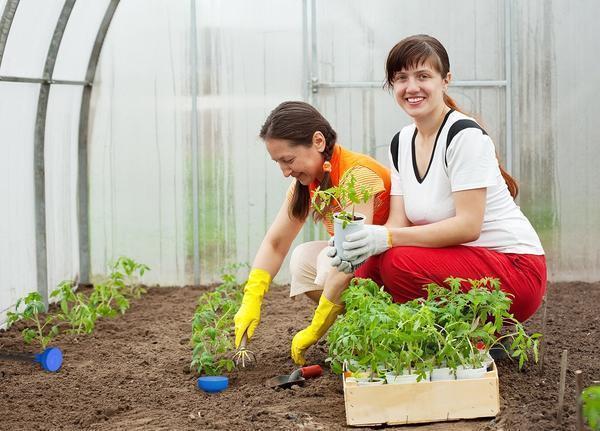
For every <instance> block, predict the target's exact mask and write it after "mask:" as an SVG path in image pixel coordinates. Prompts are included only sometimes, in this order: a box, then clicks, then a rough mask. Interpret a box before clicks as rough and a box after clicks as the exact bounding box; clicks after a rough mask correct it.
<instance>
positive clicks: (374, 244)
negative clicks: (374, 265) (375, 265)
mask: <svg viewBox="0 0 600 431" xmlns="http://www.w3.org/2000/svg"><path fill="white" fill-rule="evenodd" d="M391 246H392V241H391V237H390V232H389V231H388V229H387V228H386V227H385V226H378V225H372V224H366V225H365V226H364V228H363V229H362V230H360V231H358V232H354V233H351V234H349V235H347V236H346V241H344V243H343V244H342V247H343V249H344V259H345V260H347V261H349V262H350V264H351V265H352V266H353V267H354V268H356V267H357V266H358V265H360V264H361V263H363V262H364V261H365V260H367V258H369V257H371V256H374V255H376V254H380V253H383V252H384V251H386V250H387V249H389V248H390V247H391ZM334 250H335V248H334ZM336 254H337V252H336V253H334V254H333V255H331V254H329V250H328V256H329V257H333V259H332V261H331V265H332V266H340V265H341V263H342V259H341V258H340V257H339V256H336Z"/></svg>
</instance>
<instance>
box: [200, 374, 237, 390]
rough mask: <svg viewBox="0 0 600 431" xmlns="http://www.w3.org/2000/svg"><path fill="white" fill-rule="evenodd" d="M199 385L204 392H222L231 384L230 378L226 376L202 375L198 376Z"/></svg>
mask: <svg viewBox="0 0 600 431" xmlns="http://www.w3.org/2000/svg"><path fill="white" fill-rule="evenodd" d="M197 386H198V389H202V390H203V391H204V392H208V393H215V392H221V391H224V390H225V389H227V386H229V379H228V378H227V377H225V376H202V377H200V378H198V382H197Z"/></svg>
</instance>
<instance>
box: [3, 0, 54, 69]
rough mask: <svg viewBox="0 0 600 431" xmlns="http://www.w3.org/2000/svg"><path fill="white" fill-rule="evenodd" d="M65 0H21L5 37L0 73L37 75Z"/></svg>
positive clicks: (41, 67)
mask: <svg viewBox="0 0 600 431" xmlns="http://www.w3.org/2000/svg"><path fill="white" fill-rule="evenodd" d="M63 4H64V0H44V1H33V0H26V1H20V2H19V6H18V7H17V12H16V13H15V16H14V19H13V22H12V26H11V28H10V33H9V35H8V39H7V41H6V48H5V50H4V57H3V58H2V65H1V66H0V75H6V76H22V77H29V78H39V77H40V76H41V75H42V71H43V70H44V62H45V60H46V54H47V52H48V46H49V44H50V39H51V38H52V34H53V33H54V28H55V27H56V21H57V20H58V16H59V15H60V11H61V9H62V6H63Z"/></svg>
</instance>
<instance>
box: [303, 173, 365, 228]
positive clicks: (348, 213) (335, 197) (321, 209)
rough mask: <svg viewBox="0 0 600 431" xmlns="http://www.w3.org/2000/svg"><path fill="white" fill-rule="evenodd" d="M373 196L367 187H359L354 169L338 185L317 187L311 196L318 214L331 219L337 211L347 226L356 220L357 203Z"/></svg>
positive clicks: (344, 225) (343, 223)
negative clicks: (325, 187)
mask: <svg viewBox="0 0 600 431" xmlns="http://www.w3.org/2000/svg"><path fill="white" fill-rule="evenodd" d="M371 196H372V193H371V191H370V190H369V189H368V188H367V187H365V186H362V187H361V188H360V189H357V187H356V178H355V177H354V175H352V171H347V172H346V173H345V174H344V175H342V178H341V179H340V183H339V184H338V185H337V186H333V187H330V188H328V189H326V190H321V188H320V187H317V188H316V189H315V191H314V192H313V195H312V197H311V205H312V207H313V208H314V210H315V211H316V212H317V213H318V214H320V215H321V216H322V217H324V218H327V219H331V218H332V217H333V213H334V212H336V211H337V212H338V213H337V218H339V219H340V220H342V227H343V228H346V226H347V225H348V223H350V222H352V221H354V220H356V218H355V216H354V207H355V205H357V204H360V203H365V202H368V201H369V199H371ZM348 209H349V210H348Z"/></svg>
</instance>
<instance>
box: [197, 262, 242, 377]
mask: <svg viewBox="0 0 600 431" xmlns="http://www.w3.org/2000/svg"><path fill="white" fill-rule="evenodd" d="M241 266H242V265H241V264H236V265H230V266H228V267H226V268H225V270H224V271H223V274H222V276H221V277H222V280H223V282H222V283H221V285H219V286H218V287H217V288H216V289H215V290H214V291H213V292H207V293H204V294H203V295H201V296H200V297H199V298H198V306H197V307H196V311H195V313H194V317H193V320H192V337H191V340H190V342H191V345H192V349H193V350H192V361H191V364H190V367H191V368H192V369H194V370H195V371H196V372H197V373H198V374H206V375H219V374H222V372H223V371H224V370H226V371H231V370H232V369H233V367H234V362H233V360H232V359H231V357H230V356H228V355H229V354H230V353H231V351H232V350H233V348H234V345H233V341H232V340H233V328H234V326H233V317H234V315H235V313H236V311H237V310H238V308H239V306H240V304H241V302H242V296H243V291H242V289H241V286H240V284H239V283H238V282H237V277H236V275H235V273H236V271H237V269H238V268H240V267H241Z"/></svg>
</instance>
